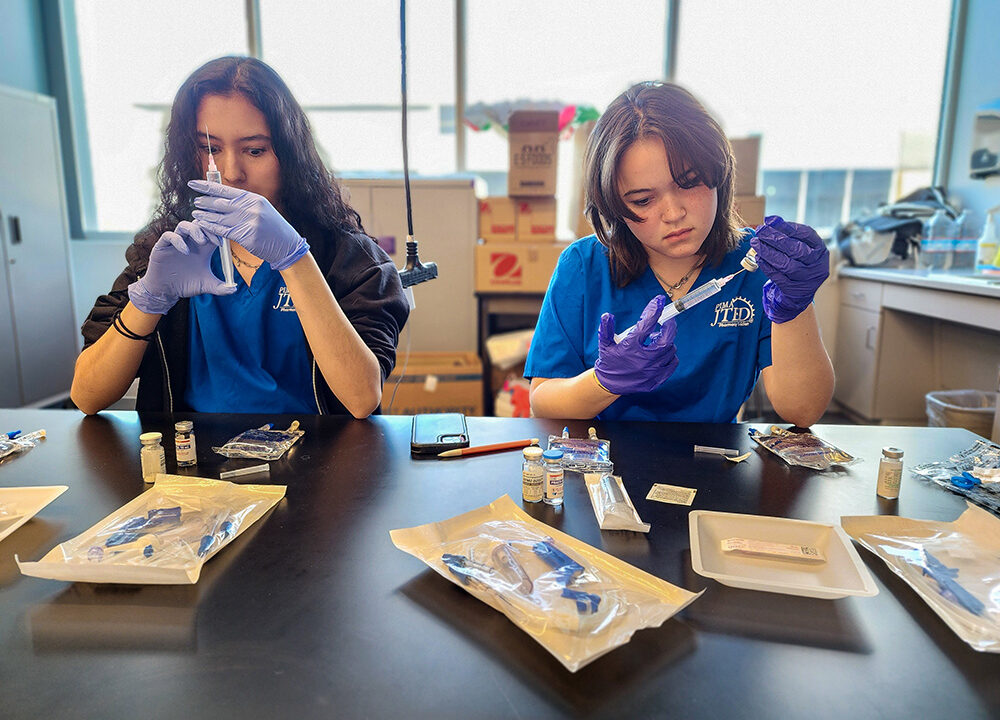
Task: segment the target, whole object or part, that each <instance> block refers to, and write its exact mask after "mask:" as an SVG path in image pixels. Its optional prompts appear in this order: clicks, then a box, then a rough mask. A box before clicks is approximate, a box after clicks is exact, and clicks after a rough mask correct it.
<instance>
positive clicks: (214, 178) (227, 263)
mask: <svg viewBox="0 0 1000 720" xmlns="http://www.w3.org/2000/svg"><path fill="white" fill-rule="evenodd" d="M205 140H206V141H207V142H208V172H207V173H205V179H206V180H208V181H209V182H216V183H219V184H220V185H221V184H222V173H221V172H219V168H217V167H216V166H215V158H214V157H212V139H211V138H210V137H209V135H208V125H206V126H205ZM220 239H221V240H222V243H221V244H220V245H219V260H220V261H221V263H222V276H223V277H224V278H225V279H226V285H228V286H231V287H235V286H236V278H235V277H234V276H233V249H232V248H231V247H230V246H229V238H227V237H222V238H220Z"/></svg>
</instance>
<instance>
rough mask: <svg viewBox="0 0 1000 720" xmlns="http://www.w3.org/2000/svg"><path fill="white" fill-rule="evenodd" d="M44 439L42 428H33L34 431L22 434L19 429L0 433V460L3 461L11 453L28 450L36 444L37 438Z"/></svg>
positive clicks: (16, 453)
mask: <svg viewBox="0 0 1000 720" xmlns="http://www.w3.org/2000/svg"><path fill="white" fill-rule="evenodd" d="M11 436H13V437H11ZM44 439H45V431H44V430H35V431H34V432H30V433H25V434H24V435H22V434H21V433H20V431H15V432H12V433H0V461H3V460H4V459H5V458H7V457H9V456H11V455H18V454H20V453H25V452H28V451H29V450H31V448H33V447H35V445H37V444H38V441H39V440H44Z"/></svg>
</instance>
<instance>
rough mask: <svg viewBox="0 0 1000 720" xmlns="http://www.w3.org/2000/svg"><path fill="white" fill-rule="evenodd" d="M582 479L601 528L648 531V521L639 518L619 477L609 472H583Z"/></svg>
mask: <svg viewBox="0 0 1000 720" xmlns="http://www.w3.org/2000/svg"><path fill="white" fill-rule="evenodd" d="M583 480H584V482H585V483H586V485H587V493H588V494H589V495H590V504H591V505H592V506H593V507H594V515H595V516H596V517H597V525H598V527H600V528H601V530H634V531H636V532H649V527H650V526H649V523H644V522H643V521H642V520H641V519H640V518H639V513H637V512H636V511H635V506H634V505H633V504H632V499H631V498H630V497H629V496H628V492H627V491H626V490H625V485H624V484H623V483H622V479H621V478H620V477H617V476H615V475H612V474H611V473H584V474H583Z"/></svg>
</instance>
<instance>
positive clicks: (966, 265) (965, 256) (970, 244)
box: [951, 210, 976, 272]
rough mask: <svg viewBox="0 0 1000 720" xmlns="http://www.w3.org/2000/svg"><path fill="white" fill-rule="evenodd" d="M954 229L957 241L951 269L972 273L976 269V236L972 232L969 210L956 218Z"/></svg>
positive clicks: (953, 224)
mask: <svg viewBox="0 0 1000 720" xmlns="http://www.w3.org/2000/svg"><path fill="white" fill-rule="evenodd" d="M952 228H953V234H952V237H954V238H955V240H954V242H953V243H952V250H953V251H954V256H953V257H952V260H951V269H952V270H961V271H963V272H970V271H972V270H973V269H974V268H975V267H976V236H975V234H973V232H972V227H971V222H970V220H969V211H968V210H963V211H962V214H961V215H959V216H958V217H957V218H955V220H954V222H953V223H952Z"/></svg>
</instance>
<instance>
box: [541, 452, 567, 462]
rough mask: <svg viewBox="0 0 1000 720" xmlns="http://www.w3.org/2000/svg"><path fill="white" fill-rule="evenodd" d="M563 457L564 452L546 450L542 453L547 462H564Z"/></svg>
mask: <svg viewBox="0 0 1000 720" xmlns="http://www.w3.org/2000/svg"><path fill="white" fill-rule="evenodd" d="M562 456H563V451H562V450H546V451H545V452H543V453H542V457H543V458H545V459H546V460H562Z"/></svg>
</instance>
